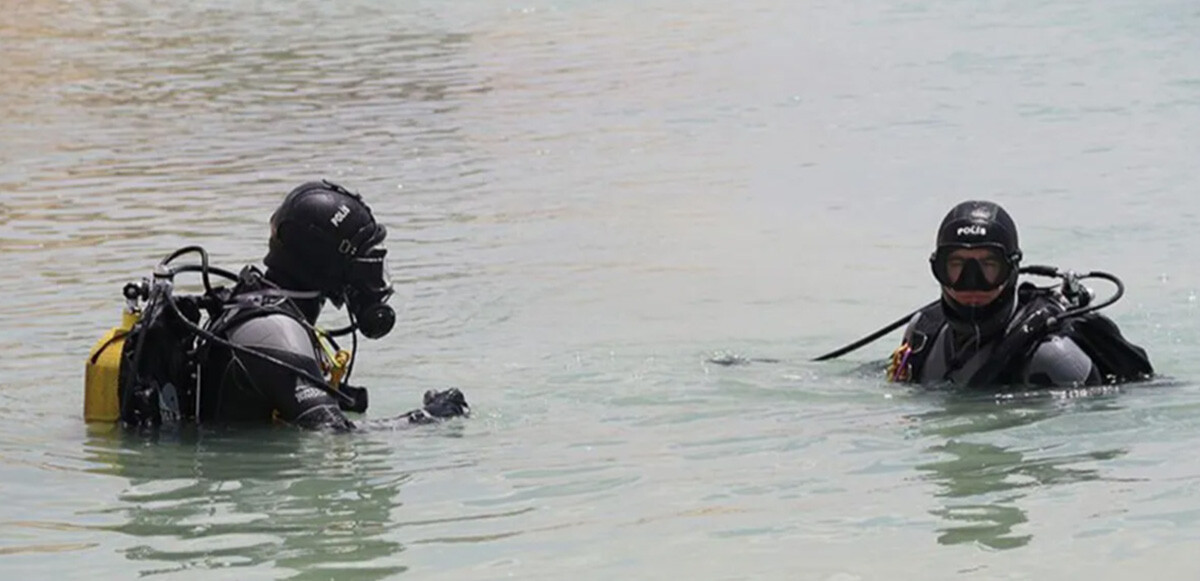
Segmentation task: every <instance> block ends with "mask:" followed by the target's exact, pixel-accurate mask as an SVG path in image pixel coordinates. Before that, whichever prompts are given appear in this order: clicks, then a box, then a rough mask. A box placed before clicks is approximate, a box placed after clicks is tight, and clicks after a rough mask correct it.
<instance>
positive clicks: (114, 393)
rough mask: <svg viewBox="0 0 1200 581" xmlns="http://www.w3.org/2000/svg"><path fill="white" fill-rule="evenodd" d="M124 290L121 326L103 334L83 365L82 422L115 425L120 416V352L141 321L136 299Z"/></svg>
mask: <svg viewBox="0 0 1200 581" xmlns="http://www.w3.org/2000/svg"><path fill="white" fill-rule="evenodd" d="M129 295H130V289H129V287H128V286H127V287H126V289H125V298H126V306H125V309H124V310H123V311H122V312H121V323H120V324H119V325H118V326H116V327H113V328H112V329H110V330H109V331H108V333H105V334H104V336H102V337H101V338H100V340H99V341H97V342H96V345H95V346H94V347H92V350H91V352H89V353H88V358H87V361H85V362H84V379H83V419H84V420H85V421H88V422H115V421H117V420H118V419H120V417H121V403H120V396H119V394H118V390H119V386H120V384H121V353H122V352H124V349H125V339H126V337H128V336H129V333H130V331H132V330H133V326H134V325H135V324H137V322H138V320H140V319H141V316H142V311H141V309H139V308H138V305H137V298H136V296H135V297H133V298H131V297H130V296H129Z"/></svg>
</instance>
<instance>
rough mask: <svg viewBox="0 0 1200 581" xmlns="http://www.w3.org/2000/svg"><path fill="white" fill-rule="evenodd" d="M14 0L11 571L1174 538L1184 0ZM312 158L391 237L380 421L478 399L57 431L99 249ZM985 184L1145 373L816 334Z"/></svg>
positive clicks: (68, 407) (1186, 569)
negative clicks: (1128, 385) (896, 350)
mask: <svg viewBox="0 0 1200 581" xmlns="http://www.w3.org/2000/svg"><path fill="white" fill-rule="evenodd" d="M10 4H11V6H5V10H2V11H0V66H2V70H3V78H4V83H3V85H0V135H2V136H3V137H0V164H2V166H3V168H4V169H5V170H6V171H4V172H3V176H2V177H0V260H2V261H3V262H2V264H3V265H4V267H5V271H6V272H7V275H6V276H4V277H2V278H0V296H3V297H4V298H3V300H2V302H0V347H2V348H3V349H4V351H5V353H6V354H7V357H6V358H5V361H4V363H3V370H4V373H3V375H2V376H0V377H3V379H0V492H2V493H3V494H4V496H5V498H6V500H7V502H6V503H5V505H4V508H2V509H0V572H2V573H3V575H2V576H3V578H5V579H9V578H12V579H55V580H65V579H85V578H86V579H95V578H104V579H110V578H111V579H120V578H151V579H213V578H228V579H259V578H262V579H278V578H294V579H389V578H399V579H403V578H415V579H455V580H459V579H496V578H507V577H512V578H524V579H563V578H577V579H612V578H620V577H623V578H634V579H651V578H666V577H674V578H682V579H822V580H824V579H829V580H837V581H847V580H852V579H889V580H890V579H946V578H958V577H965V578H977V579H1047V578H1090V579H1128V578H1131V577H1134V576H1142V575H1147V574H1152V575H1156V576H1158V577H1160V578H1165V579H1191V578H1192V577H1194V569H1195V567H1194V564H1193V563H1194V557H1193V556H1192V554H1191V553H1190V550H1189V549H1191V548H1192V547H1194V546H1195V543H1196V542H1197V540H1198V539H1200V468H1197V467H1196V466H1195V463H1194V462H1191V458H1192V456H1193V451H1194V450H1195V449H1196V448H1197V446H1198V445H1200V437H1197V435H1196V433H1197V429H1196V428H1197V427H1198V426H1200V384H1198V383H1197V380H1196V378H1198V377H1200V365H1197V364H1196V363H1195V361H1194V360H1193V358H1192V357H1191V354H1192V351H1193V349H1192V347H1193V346H1194V345H1195V343H1196V342H1197V340H1200V334H1198V333H1197V331H1196V325H1195V320H1196V316H1197V308H1198V307H1197V300H1196V291H1197V288H1200V280H1198V276H1197V273H1196V271H1195V269H1194V268H1192V266H1193V264H1192V263H1193V260H1192V257H1193V255H1194V251H1193V250H1192V249H1193V248H1194V247H1196V245H1197V244H1198V243H1200V234H1197V233H1196V229H1197V224H1198V223H1200V220H1198V216H1200V202H1197V199H1198V198H1197V196H1196V191H1197V187H1198V186H1200V179H1198V178H1197V177H1196V172H1195V160H1196V159H1198V158H1200V157H1198V154H1200V140H1197V139H1196V137H1195V136H1196V135H1197V128H1200V56H1198V55H1200V51H1198V50H1197V49H1198V48H1200V47H1198V46H1197V44H1198V41H1197V37H1196V35H1195V30H1196V27H1197V25H1198V24H1200V10H1198V9H1197V8H1196V7H1195V5H1194V4H1192V3H1186V2H1182V1H1177V0H1143V1H1138V2H1134V1H1119V0H1101V1H1099V2H1091V3H1083V2H1077V1H1075V2H1059V3H1053V4H1045V3H1040V2H1028V1H1007V2H1000V1H995V2H971V3H967V2H945V3H931V2H887V1H883V0H851V1H848V2H823V1H811V2H797V3H780V2H763V1H760V0H750V1H748V2H740V3H732V4H730V3H716V2H708V1H701V2H691V3H684V2H678V1H673V2H672V1H666V0H661V1H657V2H640V3H635V2H619V1H613V2H605V3H600V2H579V1H576V2H557V3H556V2H542V1H534V2H527V3H517V4H504V3H492V2H478V1H474V2H470V1H468V2H455V3H443V2H427V1H418V2H409V3H405V5H404V6H395V5H393V3H385V2H378V1H370V0H350V1H346V2H339V3H321V2H288V3H285V2H278V1H275V0H264V1H262V2H253V3H241V2H231V1H224V2H222V1H204V2H192V3H187V4H185V3H153V2H146V1H144V0H125V1H117V2H99V1H90V2H84V1H75V2H72V1H67V0H57V1H56V0H50V1H44V0H39V1H31V2H20V3H10ZM317 177H329V178H331V179H335V180H340V181H341V182H343V183H345V184H346V185H348V186H351V187H353V188H355V189H357V190H359V191H361V192H362V193H363V194H364V195H365V196H366V198H367V200H368V201H369V202H370V203H371V205H372V207H373V208H374V209H375V213H376V215H377V216H378V217H379V218H380V220H381V221H383V222H384V223H385V224H387V226H388V228H389V230H390V232H391V236H390V238H389V247H390V249H391V252H392V256H393V257H394V260H393V262H392V267H393V271H394V273H395V278H396V282H397V284H398V290H399V292H398V296H397V302H398V304H399V306H400V307H401V308H400V318H401V321H400V323H399V324H398V325H397V328H396V330H395V331H394V332H393V333H392V334H391V335H389V336H388V337H387V338H385V339H384V340H381V341H376V342H364V343H363V344H362V348H361V353H360V357H359V366H358V368H357V369H356V371H355V376H356V378H357V379H358V380H359V381H362V382H363V383H364V384H365V385H367V386H369V387H370V388H371V389H372V410H371V412H370V414H368V417H369V418H387V417H389V416H394V415H396V414H399V413H402V412H404V411H406V410H408V409H410V408H412V407H413V406H415V405H416V403H417V402H418V401H419V398H420V394H421V393H422V392H423V391H424V390H425V389H429V388H440V387H446V386H451V385H453V386H458V387H460V388H462V389H463V390H464V391H465V392H466V394H467V396H468V398H469V399H470V401H471V403H472V404H473V407H474V410H475V415H474V417H472V418H470V419H468V420H466V421H455V422H450V423H447V424H444V425H439V426H433V427H421V428H407V427H403V428H397V429H385V428H380V429H375V430H372V431H369V432H366V433H362V434H356V435H352V436H349V437H335V436H331V435H322V434H302V433H295V432H292V431H290V430H283V429H274V430H256V431H246V430H222V431H211V432H201V433H194V432H185V433H181V434H163V435H161V436H160V437H158V438H147V437H140V436H134V435H128V434H119V433H114V432H112V431H111V430H106V429H104V428H102V427H97V426H92V427H87V426H85V425H84V424H83V422H82V420H81V409H82V373H83V360H84V357H85V356H86V353H87V351H88V349H89V348H90V347H91V346H92V344H93V343H94V342H95V341H96V339H97V338H98V337H99V336H100V335H101V334H103V333H104V332H105V331H106V330H107V329H108V328H109V327H110V326H112V325H114V324H116V322H117V321H118V320H119V311H120V306H121V302H120V298H119V292H120V287H121V285H122V284H123V283H124V282H126V281H128V280H133V279H137V278H140V277H142V276H145V275H147V274H148V273H149V271H150V269H151V268H152V266H153V264H154V263H155V262H157V260H158V259H160V258H161V257H162V256H163V255H165V254H166V253H168V252H170V251H171V250H173V249H175V248H177V247H179V246H182V245H186V244H195V243H200V244H203V245H204V246H205V247H207V248H208V250H209V252H210V253H211V254H212V256H213V259H214V261H216V262H217V263H219V264H221V265H224V266H227V267H230V268H237V267H238V266H240V265H241V264H245V263H250V262H255V261H257V260H259V259H261V257H262V255H263V253H264V251H265V238H266V235H267V228H266V220H267V217H268V216H269V214H270V212H271V210H272V209H273V208H274V205H275V204H277V203H278V202H279V200H280V199H281V198H282V196H283V194H284V193H286V192H287V190H289V189H290V188H291V187H292V186H294V185H296V184H298V183H300V182H302V181H306V180H309V179H313V178H317ZM977 197H983V198H990V199H994V200H996V201H998V202H1000V203H1002V204H1003V205H1004V206H1005V207H1007V208H1008V209H1009V210H1010V211H1011V213H1012V214H1013V215H1014V216H1015V217H1016V219H1017V222H1018V224H1019V225H1020V227H1021V235H1022V243H1023V246H1024V248H1025V253H1026V256H1027V259H1028V261H1029V262H1030V263H1050V264H1057V265H1061V266H1063V267H1066V268H1073V269H1078V270H1089V269H1103V270H1108V271H1111V272H1114V273H1117V274H1118V275H1120V276H1121V277H1122V278H1123V279H1124V280H1125V283H1126V285H1127V287H1128V294H1127V296H1126V298H1125V299H1124V300H1123V301H1121V302H1120V303H1118V304H1117V305H1116V306H1114V307H1113V308H1112V309H1110V310H1109V313H1110V314H1111V316H1112V317H1113V318H1115V319H1116V320H1117V321H1118V322H1120V323H1121V325H1122V328H1123V329H1124V331H1125V332H1126V334H1127V335H1128V336H1130V337H1131V338H1132V339H1133V340H1135V341H1137V342H1139V343H1141V344H1143V345H1144V346H1145V347H1146V348H1147V349H1148V350H1149V351H1150V353H1151V356H1152V358H1153V360H1154V362H1155V364H1156V365H1157V367H1158V368H1159V369H1160V370H1161V371H1162V372H1163V374H1164V375H1166V376H1167V379H1165V380H1163V381H1160V382H1157V383H1155V384H1153V385H1150V386H1144V387H1139V388H1132V389H1123V390H1110V391H1100V392H1086V393H1073V392H1052V393H1048V394H1042V395H1040V396H1036V397H1022V398H1014V399H1002V400H997V399H995V398H991V397H986V396H969V395H952V394H946V393H922V392H918V391H911V390H906V389H898V388H895V387H892V386H889V385H887V384H885V383H883V382H882V381H881V380H880V378H879V376H878V375H877V374H874V373H871V372H869V371H866V370H865V368H863V367H862V366H863V365H864V364H867V363H870V362H872V361H875V360H878V359H880V358H882V357H883V356H885V355H886V354H887V353H889V352H890V350H891V348H892V347H893V345H894V342H895V340H896V337H894V336H893V337H889V338H887V339H886V340H883V341H881V342H879V343H877V344H875V345H873V346H872V347H871V348H869V349H865V350H863V351H860V352H857V353H855V354H853V355H851V356H848V357H847V358H845V360H842V361H837V362H833V363H829V364H814V363H809V362H807V360H808V359H809V358H810V357H812V356H815V355H817V354H819V353H822V352H825V351H827V350H830V349H833V348H835V347H838V346H840V345H842V344H845V343H848V342H850V341H852V340H854V339H856V338H858V337H859V336H861V335H863V334H866V333H867V332H869V331H871V330H873V329H875V328H878V327H879V326H881V325H882V324H884V323H886V322H888V321H891V320H893V319H895V318H897V317H898V316H900V315H902V314H904V313H905V312H908V311H910V310H911V309H913V308H915V307H917V306H919V305H921V304H924V303H926V302H928V301H929V300H931V299H932V298H933V297H934V296H935V293H936V292H937V289H936V283H935V282H934V281H933V279H932V277H931V275H930V274H929V271H928V266H927V263H926V257H927V256H928V252H929V250H930V247H931V245H932V239H933V233H934V229H935V228H936V225H937V223H938V221H939V220H940V218H941V216H942V214H943V213H944V212H945V211H946V210H947V209H948V208H949V207H950V206H952V205H953V204H954V203H956V202H958V201H961V200H963V199H968V198H977ZM1097 290H1098V291H1099V292H1101V293H1104V292H1107V291H1106V289H1105V288H1104V287H1103V286H1101V285H1097ZM339 320H340V319H339V315H331V318H330V319H329V321H328V323H329V324H334V323H336V322H338V321H339ZM729 354H734V355H739V356H743V357H747V358H762V359H777V360H778V362H776V363H767V362H752V363H751V364H749V365H745V366H735V367H723V366H719V365H714V364H712V363H710V362H709V359H710V358H711V357H713V356H717V355H729ZM868 367H869V366H868Z"/></svg>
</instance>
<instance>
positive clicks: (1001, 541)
mask: <svg viewBox="0 0 1200 581" xmlns="http://www.w3.org/2000/svg"><path fill="white" fill-rule="evenodd" d="M1105 397H1106V392H1105V391H1104V390H1097V391H1096V392H1095V393H1094V394H1093V395H1091V396H1089V400H1088V401H1083V402H1078V403H1081V405H1066V404H1064V401H1070V402H1072V403H1076V402H1074V400H1063V399H1062V398H1061V394H1057V396H1056V394H1054V393H1048V394H1025V397H1021V398H1019V401H1014V400H1012V399H1011V398H993V397H989V396H973V395H962V394H951V395H949V396H948V397H947V399H946V401H945V402H944V403H943V405H942V406H941V408H940V409H937V410H933V411H929V412H924V413H920V414H916V415H915V416H912V417H911V419H912V420H913V421H915V422H916V423H917V426H918V427H917V429H918V431H919V432H921V433H922V434H924V435H927V436H936V437H941V438H947V440H946V441H945V442H943V443H940V444H936V445H933V446H930V447H929V448H928V449H927V451H928V452H932V453H935V454H938V455H941V456H949V458H947V459H944V460H939V461H937V462H929V463H925V464H921V465H918V466H917V467H916V468H917V470H919V471H921V472H924V473H925V474H924V478H925V479H927V480H929V481H932V482H935V483H937V484H939V485H940V486H941V490H940V491H939V492H938V495H937V496H938V498H940V499H942V505H943V506H942V507H941V508H939V509H936V510H934V511H932V514H933V515H935V516H938V517H940V518H942V519H944V520H945V521H946V525H945V526H943V527H941V528H939V529H938V532H939V533H940V535H939V536H938V543H940V544H943V545H956V544H962V543H977V544H980V545H983V546H985V547H989V548H992V549H1013V548H1017V547H1022V546H1025V545H1027V544H1029V542H1030V541H1031V540H1032V539H1033V535H1032V534H1025V533H1023V530H1024V527H1021V525H1024V524H1025V523H1027V522H1028V521H1029V516H1028V514H1027V512H1026V511H1025V510H1024V509H1023V508H1022V507H1021V504H1020V501H1021V500H1022V499H1023V498H1025V492H1026V491H1028V490H1029V489H1034V488H1041V489H1044V488H1049V487H1055V486H1062V485H1069V484H1073V483H1078V482H1086V481H1092V480H1100V479H1102V475H1101V473H1100V471H1099V469H1097V468H1093V467H1075V465H1079V464H1086V463H1089V462H1097V461H1104V460H1111V459H1113V458H1117V457H1120V456H1122V455H1124V454H1125V453H1126V452H1127V450H1126V449H1123V448H1112V449H1105V450H1095V451H1085V452H1070V453H1060V454H1054V453H1053V451H1054V450H1055V449H1056V448H1058V447H1061V446H1059V445H1053V444H1051V445H1047V444H1046V443H1045V439H1039V440H1040V443H1039V444H1034V445H1033V446H1030V445H1029V444H1025V445H1022V444H1020V443H1018V444H1016V445H1007V446H1001V445H997V444H995V443H990V442H982V441H976V439H975V438H973V436H979V435H983V434H989V433H994V432H1000V433H1003V434H1008V435H1009V436H1010V437H1012V434H1014V433H1020V431H1021V429H1022V428H1030V427H1034V426H1036V425H1037V424H1040V423H1043V422H1047V421H1049V420H1052V419H1054V418H1056V417H1058V416H1059V415H1061V414H1063V413H1064V411H1067V412H1071V413H1084V412H1087V411H1107V410H1112V409H1115V402H1113V401H1109V400H1106V399H1104V398H1105ZM992 435H994V434H992ZM1016 439H1017V441H1018V442H1020V437H1019V436H1016Z"/></svg>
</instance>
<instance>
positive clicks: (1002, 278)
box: [929, 200, 1021, 319]
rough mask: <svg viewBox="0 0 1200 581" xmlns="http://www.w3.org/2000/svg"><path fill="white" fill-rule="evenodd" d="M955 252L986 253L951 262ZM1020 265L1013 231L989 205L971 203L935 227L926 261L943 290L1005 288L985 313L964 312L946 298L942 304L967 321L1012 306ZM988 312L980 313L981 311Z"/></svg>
mask: <svg viewBox="0 0 1200 581" xmlns="http://www.w3.org/2000/svg"><path fill="white" fill-rule="evenodd" d="M959 249H979V250H987V251H989V254H988V255H987V256H983V257H980V258H971V259H967V260H954V259H951V256H950V255H951V253H953V252H954V251H955V250H959ZM1020 264H1021V247H1020V244H1019V242H1018V238H1017V225H1016V224H1015V223H1013V220H1012V217H1011V216H1009V215H1008V212H1006V211H1004V208H1001V207H1000V206H999V205H997V204H995V203H993V202H987V201H979V200H971V201H967V202H963V203H961V204H958V205H957V206H954V207H953V208H951V209H950V212H949V213H947V214H946V217H945V218H943V219H942V224H941V225H940V226H939V227H938V234H937V248H936V249H935V250H934V252H933V254H932V255H930V257H929V265H930V267H931V268H932V270H933V276H934V277H935V278H937V280H938V282H940V283H941V284H942V285H943V286H946V287H949V288H952V289H954V290H959V291H992V290H995V289H997V288H1000V287H1004V286H1007V288H1005V291H1004V293H1003V294H1002V295H1001V296H1000V297H998V298H997V300H996V301H995V302H994V303H993V304H990V305H988V306H987V307H966V306H964V305H959V304H957V303H955V302H954V301H952V300H950V299H949V298H948V297H947V298H946V300H945V301H944V303H945V304H946V305H947V306H949V307H950V310H952V311H953V314H957V315H959V316H963V317H966V318H969V319H978V318H980V317H981V316H984V317H986V316H989V315H991V314H993V313H992V312H991V311H997V312H998V311H1000V310H1002V309H1003V307H1004V306H1006V305H1007V304H1009V303H1011V300H1012V299H1013V298H1015V295H1016V284H1015V283H1016V279H1017V275H1018V271H1019V268H1020ZM985 310H986V311H989V312H981V311H985Z"/></svg>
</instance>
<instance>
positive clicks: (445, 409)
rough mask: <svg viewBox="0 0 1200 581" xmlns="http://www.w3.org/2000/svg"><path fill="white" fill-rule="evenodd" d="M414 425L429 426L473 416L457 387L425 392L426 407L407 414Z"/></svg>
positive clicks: (465, 399)
mask: <svg viewBox="0 0 1200 581" xmlns="http://www.w3.org/2000/svg"><path fill="white" fill-rule="evenodd" d="M405 415H406V416H407V417H408V421H409V422H412V423H414V424H429V423H433V422H436V421H439V420H443V419H446V418H453V417H457V416H469V415H471V406H470V405H468V404H467V398H466V397H465V396H463V393H462V392H461V391H459V390H458V388H456V387H452V388H450V389H444V390H442V391H433V390H429V391H427V392H425V406H424V407H422V408H421V409H417V410H413V411H411V412H408V413H407V414H405Z"/></svg>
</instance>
